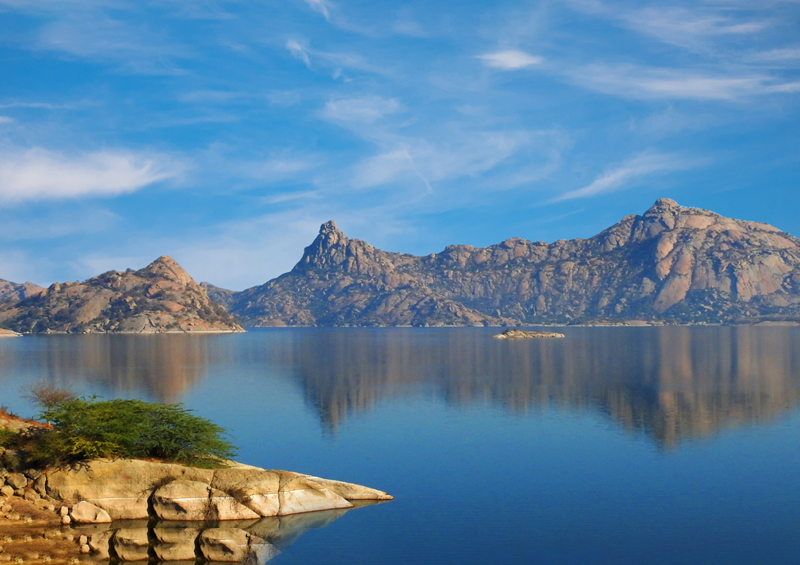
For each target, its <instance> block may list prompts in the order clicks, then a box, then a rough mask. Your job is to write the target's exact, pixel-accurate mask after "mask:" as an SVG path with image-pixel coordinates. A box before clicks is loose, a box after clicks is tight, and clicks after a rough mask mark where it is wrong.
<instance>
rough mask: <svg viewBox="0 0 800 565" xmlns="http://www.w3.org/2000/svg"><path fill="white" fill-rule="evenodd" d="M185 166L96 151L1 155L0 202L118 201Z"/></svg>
mask: <svg viewBox="0 0 800 565" xmlns="http://www.w3.org/2000/svg"><path fill="white" fill-rule="evenodd" d="M182 169H183V166H182V164H181V163H180V162H178V161H177V160H175V159H173V158H170V157H168V156H165V155H145V154H138V153H133V152H129V151H113V150H105V151H97V152H92V153H83V154H78V155H67V154H64V153H57V152H53V151H48V150H46V149H42V148H34V149H29V150H27V151H6V152H3V153H0V199H1V200H4V201H6V202H20V201H25V200H47V199H61V198H76V197H90V196H105V197H108V196H116V195H119V194H124V193H130V192H134V191H136V190H139V189H141V188H144V187H146V186H148V185H151V184H154V183H157V182H160V181H165V180H168V179H176V178H178V177H179V176H180V175H181V173H182Z"/></svg>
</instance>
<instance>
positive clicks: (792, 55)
mask: <svg viewBox="0 0 800 565" xmlns="http://www.w3.org/2000/svg"><path fill="white" fill-rule="evenodd" d="M745 60H747V61H751V62H766V63H787V62H793V61H800V47H786V48H781V49H770V50H769V51H758V52H755V53H750V54H749V55H746V56H745Z"/></svg>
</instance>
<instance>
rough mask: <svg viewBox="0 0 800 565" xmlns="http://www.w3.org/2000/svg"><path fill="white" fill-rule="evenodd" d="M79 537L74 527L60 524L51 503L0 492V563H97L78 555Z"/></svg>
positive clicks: (94, 558)
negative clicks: (10, 495)
mask: <svg viewBox="0 0 800 565" xmlns="http://www.w3.org/2000/svg"><path fill="white" fill-rule="evenodd" d="M51 508H52V509H51ZM79 538H80V533H79V532H78V531H77V530H74V529H73V528H71V527H69V526H62V525H61V521H60V519H59V515H58V507H57V506H54V505H53V504H52V503H49V502H47V501H39V502H29V501H27V500H23V499H21V498H19V497H16V496H13V497H11V498H4V497H2V496H0V563H4V562H5V563H51V564H53V565H67V564H74V563H89V562H94V563H97V562H98V561H99V560H98V559H97V558H96V557H92V556H90V555H81V553H80V547H79V545H78V542H79Z"/></svg>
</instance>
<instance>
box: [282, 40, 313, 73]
mask: <svg viewBox="0 0 800 565" xmlns="http://www.w3.org/2000/svg"><path fill="white" fill-rule="evenodd" d="M286 48H287V49H288V50H289V52H290V53H291V54H292V55H293V56H294V57H295V58H296V59H300V60H301V61H303V62H304V63H305V64H306V67H308V68H309V69H310V68H311V57H310V56H309V54H308V47H306V46H305V45H301V44H300V42H299V41H296V40H294V39H290V40H288V41H287V42H286Z"/></svg>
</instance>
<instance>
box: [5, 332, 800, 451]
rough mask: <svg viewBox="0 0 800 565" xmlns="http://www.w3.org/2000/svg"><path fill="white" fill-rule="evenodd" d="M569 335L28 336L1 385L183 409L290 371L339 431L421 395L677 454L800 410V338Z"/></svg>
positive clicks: (10, 351)
mask: <svg viewBox="0 0 800 565" xmlns="http://www.w3.org/2000/svg"><path fill="white" fill-rule="evenodd" d="M559 331H563V332H564V333H565V334H566V336H567V337H566V339H562V340H553V341H550V340H532V341H527V340H525V341H513V340H496V339H492V338H491V336H492V335H493V334H495V333H497V331H496V330H492V329H477V328H461V329H372V330H366V329H311V330H308V329H274V330H266V331H252V332H251V333H248V334H235V335H225V336H199V335H198V336H194V335H193V336H185V335H160V336H159V335H156V336H48V337H37V338H22V339H19V340H13V343H9V344H6V343H3V344H0V345H2V346H4V349H3V351H2V353H3V357H2V358H0V387H2V386H3V379H4V372H8V371H10V372H15V373H17V374H19V373H22V374H24V375H26V376H28V377H27V378H28V379H29V380H38V379H41V378H42V377H44V378H46V379H48V380H49V381H50V382H53V383H55V384H66V385H72V384H74V383H76V382H77V383H81V382H83V383H88V384H89V385H91V387H90V388H95V389H96V388H97V387H102V388H106V389H110V390H111V393H112V394H116V395H119V394H133V395H141V394H142V393H143V392H144V393H145V394H146V395H148V396H150V397H151V398H154V399H156V400H160V401H167V402H177V401H180V400H182V398H183V397H184V396H185V395H186V394H187V393H188V392H189V391H191V390H192V389H193V388H194V387H196V386H197V385H198V384H199V383H200V382H201V381H203V380H204V379H206V378H212V377H213V378H222V377H224V378H225V379H229V380H230V382H231V386H236V384H235V382H236V381H235V379H236V376H235V375H237V374H238V373H241V374H251V375H264V376H274V375H276V374H281V375H286V374H288V375H289V376H290V378H293V379H295V380H296V381H297V382H298V383H299V384H300V385H301V387H302V390H303V391H304V394H305V397H306V401H307V402H308V403H309V404H310V405H311V406H313V407H314V409H315V410H316V411H317V412H318V414H319V416H320V419H321V420H322V422H323V424H324V425H325V426H326V427H327V428H328V429H329V430H331V431H335V430H336V429H337V427H338V426H339V425H340V423H341V422H343V421H344V420H345V419H346V418H348V417H351V416H352V415H354V414H356V413H359V412H363V411H368V410H370V409H372V408H373V407H374V406H375V405H376V403H378V402H379V401H381V400H387V399H392V398H399V397H411V396H416V397H425V398H432V399H436V400H439V401H441V402H445V403H447V404H451V405H487V404H488V405H497V406H502V407H504V408H505V409H507V410H509V411H511V412H513V413H525V412H528V411H530V410H533V409H537V408H538V407H542V408H543V407H548V406H551V407H565V408H569V409H571V410H575V409H578V410H580V409H584V408H588V409H595V410H601V411H603V412H604V413H606V414H608V415H609V416H610V417H611V418H613V419H614V420H615V421H617V422H619V423H620V424H621V425H623V426H624V427H625V428H626V429H629V430H632V431H644V432H645V433H647V434H648V435H649V436H650V437H652V438H653V439H654V440H656V441H657V442H658V443H659V444H661V445H665V446H669V445H674V444H676V443H677V442H678V441H680V440H681V439H682V438H686V437H694V436H701V435H705V434H712V433H715V432H716V431H718V430H720V429H723V428H726V427H730V426H736V425H741V424H745V423H754V422H762V421H767V420H769V419H771V418H774V417H775V416H777V415H778V414H781V413H783V412H785V411H787V410H789V409H792V408H794V407H796V406H797V405H798V404H800V329H798V328H785V327H784V328H776V327H657V328H566V329H564V330H559ZM8 341H12V340H8ZM19 344H30V345H28V346H25V347H18V345H19ZM34 346H35V347H34ZM209 375H210V376H209Z"/></svg>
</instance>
